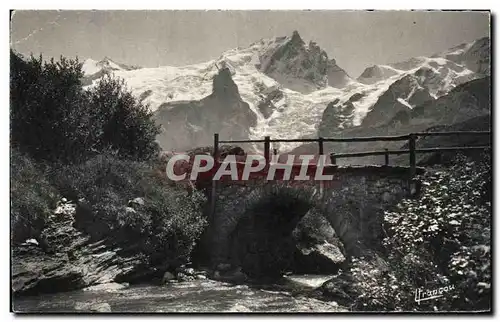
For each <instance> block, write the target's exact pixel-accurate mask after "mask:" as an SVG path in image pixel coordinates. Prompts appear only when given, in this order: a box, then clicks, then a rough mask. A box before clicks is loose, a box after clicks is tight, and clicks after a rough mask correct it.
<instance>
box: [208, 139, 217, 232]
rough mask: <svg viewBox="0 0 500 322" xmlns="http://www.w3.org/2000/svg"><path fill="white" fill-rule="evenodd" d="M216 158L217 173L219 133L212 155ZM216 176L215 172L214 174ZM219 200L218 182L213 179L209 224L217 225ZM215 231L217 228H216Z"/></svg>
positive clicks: (215, 167)
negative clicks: (216, 216)
mask: <svg viewBox="0 0 500 322" xmlns="http://www.w3.org/2000/svg"><path fill="white" fill-rule="evenodd" d="M212 156H213V158H214V170H215V171H217V165H218V161H219V133H214V150H213V154H212ZM213 174H214V175H215V172H213ZM216 200H217V181H215V180H213V178H212V191H211V192H210V218H209V224H210V225H215V203H216ZM214 229H215V227H214Z"/></svg>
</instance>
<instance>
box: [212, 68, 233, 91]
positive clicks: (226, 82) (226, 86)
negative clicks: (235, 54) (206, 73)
mask: <svg viewBox="0 0 500 322" xmlns="http://www.w3.org/2000/svg"><path fill="white" fill-rule="evenodd" d="M212 89H213V91H212V92H213V94H214V95H215V96H223V97H239V95H240V94H239V91H238V86H236V84H235V83H234V81H233V78H232V76H231V70H230V69H229V68H227V67H223V68H221V69H220V70H219V72H218V73H217V74H216V75H215V76H214V78H213V81H212Z"/></svg>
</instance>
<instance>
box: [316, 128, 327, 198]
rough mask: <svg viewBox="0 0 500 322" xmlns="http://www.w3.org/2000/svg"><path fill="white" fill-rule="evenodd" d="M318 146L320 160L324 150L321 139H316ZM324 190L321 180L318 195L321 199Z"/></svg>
mask: <svg viewBox="0 0 500 322" xmlns="http://www.w3.org/2000/svg"><path fill="white" fill-rule="evenodd" d="M318 145H319V157H320V158H321V156H322V155H323V154H324V150H323V138H322V137H319V138H318ZM325 162H326V161H325ZM325 165H326V164H325ZM324 190H325V183H324V182H323V180H321V181H320V182H319V193H320V196H321V197H323V192H324Z"/></svg>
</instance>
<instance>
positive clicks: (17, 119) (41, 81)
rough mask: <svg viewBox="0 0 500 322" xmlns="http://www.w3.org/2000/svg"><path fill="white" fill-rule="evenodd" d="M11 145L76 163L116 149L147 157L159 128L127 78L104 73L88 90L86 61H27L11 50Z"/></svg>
mask: <svg viewBox="0 0 500 322" xmlns="http://www.w3.org/2000/svg"><path fill="white" fill-rule="evenodd" d="M10 57H11V67H10V68H11V70H10V105H11V108H10V119H11V143H12V145H13V146H16V147H17V148H18V149H20V150H21V151H23V152H25V153H27V154H29V155H30V156H31V157H33V158H34V159H35V160H37V161H40V160H43V161H49V162H59V163H77V162H82V161H85V160H87V159H88V158H90V157H92V156H93V155H96V154H99V153H106V152H114V153H115V154H116V155H117V156H118V157H120V158H127V159H132V160H147V159H149V158H151V157H152V156H154V155H155V154H156V153H157V149H158V146H157V144H156V142H155V137H156V135H157V134H158V133H159V128H158V127H157V126H156V125H155V123H154V120H153V115H152V113H151V112H149V111H148V109H147V107H146V106H144V105H142V103H140V102H138V101H137V100H136V99H135V98H134V97H133V96H132V94H131V93H130V92H129V91H128V90H127V89H126V87H125V84H124V83H123V81H120V80H118V79H115V78H113V77H112V76H110V75H105V76H104V77H103V78H102V79H101V80H99V81H98V83H97V85H96V86H95V87H92V88H90V89H88V90H84V89H83V87H82V82H81V79H82V77H83V73H82V70H81V68H82V64H81V63H79V62H78V60H77V59H76V60H73V59H66V58H64V57H61V58H60V60H59V61H57V62H56V61H55V60H54V59H51V60H50V61H48V62H44V61H43V58H42V56H40V57H39V58H35V57H33V56H31V57H30V58H28V59H26V60H24V59H23V58H22V57H21V56H19V55H18V54H16V53H14V52H12V51H11V54H10Z"/></svg>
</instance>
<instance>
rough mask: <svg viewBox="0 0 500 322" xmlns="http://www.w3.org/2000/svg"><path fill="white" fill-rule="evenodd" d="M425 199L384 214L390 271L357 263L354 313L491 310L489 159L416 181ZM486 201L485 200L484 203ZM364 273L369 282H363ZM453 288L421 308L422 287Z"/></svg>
mask: <svg viewBox="0 0 500 322" xmlns="http://www.w3.org/2000/svg"><path fill="white" fill-rule="evenodd" d="M418 180H420V181H421V182H422V185H423V190H422V195H421V196H420V198H418V199H406V200H403V201H402V202H401V203H400V204H399V205H398V206H397V209H395V210H394V211H390V212H386V216H385V221H386V228H387V232H388V236H387V238H385V240H384V245H385V248H386V256H387V260H388V262H389V264H390V269H389V271H388V272H387V273H386V274H382V272H380V270H379V271H374V272H372V273H369V274H368V275H366V274H361V273H359V272H361V271H362V272H367V271H369V270H370V267H369V266H370V264H369V263H367V262H366V260H362V259H361V260H358V261H357V262H356V261H354V263H353V267H352V269H351V271H352V272H358V274H357V276H355V278H354V282H353V285H354V288H355V290H356V293H357V296H356V297H355V298H356V301H355V302H356V303H355V308H357V309H367V310H380V309H384V308H385V309H394V310H409V311H415V310H423V311H434V310H439V311H441V310H453V311H456V310H489V309H490V308H491V306H490V304H491V254H490V245H491V244H490V243H491V240H490V239H491V199H488V198H489V197H488V196H491V167H490V161H489V157H485V158H484V160H483V161H482V162H473V161H470V160H468V159H466V158H465V157H463V156H460V157H458V158H457V160H456V162H454V165H453V166H451V167H450V168H448V169H445V168H442V169H438V170H436V169H434V170H431V171H428V172H427V174H425V175H423V176H422V177H420V178H418ZM485 200H488V201H485ZM365 275H366V276H365ZM446 286H448V287H453V290H452V291H451V292H449V293H446V294H444V296H443V297H441V298H438V299H433V300H429V301H425V302H421V303H420V304H417V303H416V302H415V300H414V297H415V292H416V290H417V289H422V290H434V289H439V288H440V287H446Z"/></svg>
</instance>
